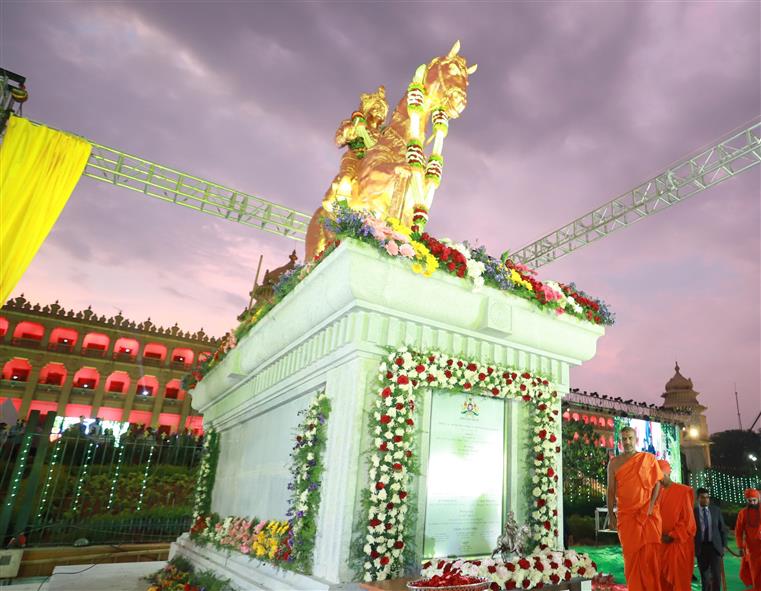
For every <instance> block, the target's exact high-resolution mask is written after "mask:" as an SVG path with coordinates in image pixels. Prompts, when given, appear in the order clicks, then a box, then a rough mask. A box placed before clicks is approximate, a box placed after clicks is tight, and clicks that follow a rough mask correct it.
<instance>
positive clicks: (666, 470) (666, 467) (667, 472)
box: [658, 460, 673, 488]
mask: <svg viewBox="0 0 761 591" xmlns="http://www.w3.org/2000/svg"><path fill="white" fill-rule="evenodd" d="M658 465H659V466H660V468H661V472H663V480H661V484H662V485H663V486H665V487H666V488H668V487H669V486H671V484H672V482H673V481H672V480H671V464H669V463H668V462H667V461H666V460H658Z"/></svg>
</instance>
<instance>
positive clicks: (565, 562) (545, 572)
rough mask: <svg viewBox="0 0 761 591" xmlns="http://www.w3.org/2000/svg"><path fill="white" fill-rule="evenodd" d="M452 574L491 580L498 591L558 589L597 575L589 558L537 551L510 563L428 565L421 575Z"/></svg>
mask: <svg viewBox="0 0 761 591" xmlns="http://www.w3.org/2000/svg"><path fill="white" fill-rule="evenodd" d="M450 571H460V572H461V573H462V574H463V575H465V576H470V577H480V578H483V579H488V580H490V581H492V582H491V585H490V587H489V588H490V589H491V590H492V591H499V590H500V589H533V588H535V587H536V586H537V585H539V584H543V585H557V584H558V583H561V582H563V581H569V580H571V579H573V578H576V577H583V578H585V579H593V578H594V577H595V576H596V575H597V565H596V564H595V563H594V562H592V559H591V558H590V557H589V556H588V555H587V554H579V553H578V552H576V551H575V550H565V551H557V550H556V551H553V550H537V551H535V552H532V553H531V554H529V555H527V556H521V557H516V558H514V559H513V560H510V561H508V562H502V560H494V559H493V558H484V559H482V560H456V561H448V560H439V561H432V562H426V563H425V564H424V565H423V570H422V572H421V573H420V574H421V576H423V577H426V578H430V577H433V576H434V575H441V574H443V573H445V572H450Z"/></svg>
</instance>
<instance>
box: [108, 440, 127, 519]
mask: <svg viewBox="0 0 761 591" xmlns="http://www.w3.org/2000/svg"><path fill="white" fill-rule="evenodd" d="M125 447H127V446H126V445H122V446H121V448H120V449H119V457H118V458H117V459H116V469H115V470H114V477H113V478H112V479H111V491H110V492H109V493H108V506H107V507H106V508H107V509H109V510H110V509H111V507H112V506H113V504H114V496H115V495H116V484H117V483H118V482H119V472H120V471H121V469H122V460H123V459H124V448H125Z"/></svg>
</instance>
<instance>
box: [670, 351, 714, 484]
mask: <svg viewBox="0 0 761 591" xmlns="http://www.w3.org/2000/svg"><path fill="white" fill-rule="evenodd" d="M674 371H675V372H676V373H674V377H672V378H671V379H670V380H669V381H668V382H666V391H665V392H664V393H663V394H661V396H662V397H663V398H664V403H663V408H673V409H677V410H682V411H688V412H689V413H690V419H689V423H688V424H687V425H686V427H685V429H684V430H683V431H682V438H681V440H682V441H681V444H682V453H684V457H685V459H686V461H687V469H688V470H689V471H690V472H698V471H700V470H703V469H704V468H710V467H711V452H710V445H711V443H710V439H709V437H708V421H707V420H706V417H705V415H704V414H703V412H704V411H705V410H706V408H707V407H705V406H703V405H702V404H700V402H698V394H699V392H696V391H695V390H694V388H693V385H692V380H691V379H689V378H685V377H684V376H683V375H682V374H681V373H679V363H677V364H676V366H675V367H674Z"/></svg>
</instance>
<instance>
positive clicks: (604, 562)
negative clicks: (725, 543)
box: [573, 541, 747, 591]
mask: <svg viewBox="0 0 761 591" xmlns="http://www.w3.org/2000/svg"><path fill="white" fill-rule="evenodd" d="M729 547H730V548H731V549H732V550H733V551H734V552H737V546H736V545H735V543H734V541H733V542H731V543H730V545H729ZM573 549H574V550H578V551H579V552H584V553H586V554H589V555H590V556H591V557H592V560H594V561H595V562H596V563H597V570H598V571H600V572H605V573H610V574H612V575H613V576H614V577H616V582H617V583H623V582H624V559H623V556H621V547H620V546H573ZM724 573H725V574H726V576H727V591H743V590H744V589H747V587H745V586H744V585H743V584H742V582H741V581H740V559H739V558H736V557H735V556H732V555H731V554H729V553H727V554H726V555H725V556H724ZM695 576H696V577H697V580H696V581H693V583H692V588H693V589H694V590H695V591H700V574H699V573H698V568H697V565H696V566H695Z"/></svg>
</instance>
